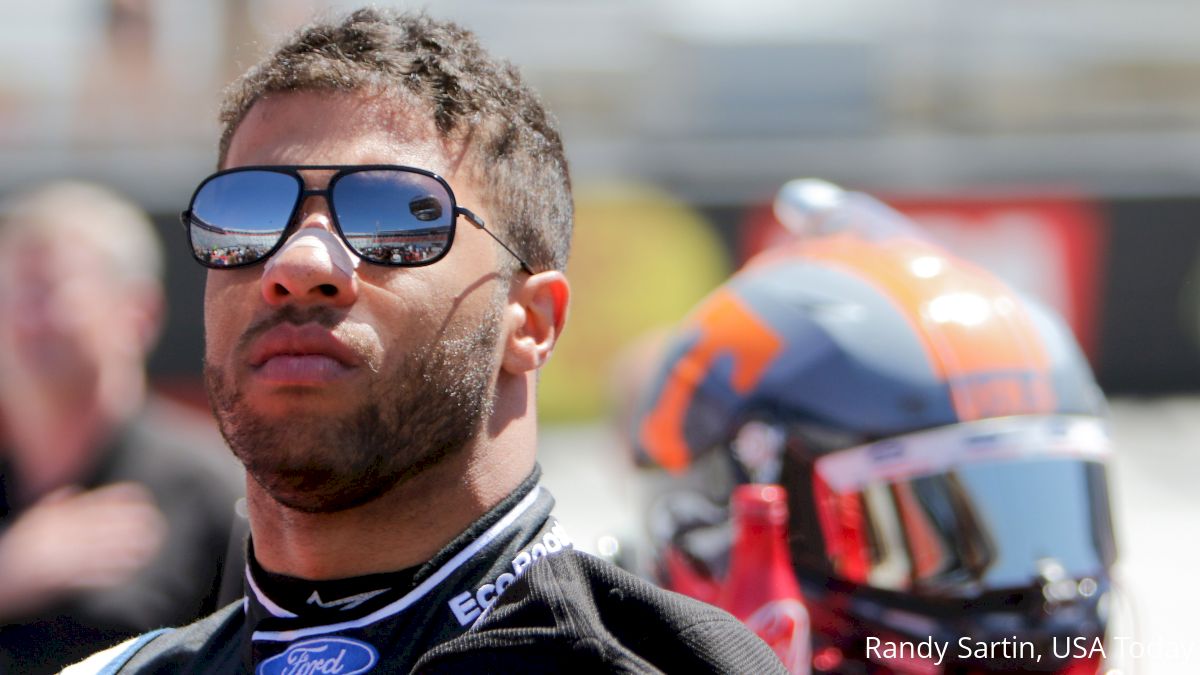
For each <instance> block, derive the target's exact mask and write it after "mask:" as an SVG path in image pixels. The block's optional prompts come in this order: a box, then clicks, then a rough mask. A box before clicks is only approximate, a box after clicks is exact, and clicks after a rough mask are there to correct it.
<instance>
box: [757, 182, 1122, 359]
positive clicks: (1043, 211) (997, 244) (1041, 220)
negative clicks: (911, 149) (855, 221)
mask: <svg viewBox="0 0 1200 675" xmlns="http://www.w3.org/2000/svg"><path fill="white" fill-rule="evenodd" d="M880 197H881V198H882V199H883V200H884V201H886V202H887V203H888V204H890V205H891V206H893V207H894V208H896V209H898V210H900V211H901V212H903V213H904V214H905V215H907V216H909V217H910V218H912V219H913V220H915V221H916V222H917V223H919V224H921V225H922V226H923V227H924V228H925V229H926V230H927V231H928V232H929V233H930V234H932V235H933V236H934V237H935V238H936V239H937V240H939V241H940V242H941V243H942V244H944V245H945V246H946V247H947V248H949V249H951V250H952V251H954V252H955V253H957V254H958V255H960V256H962V257H964V258H966V259H968V260H971V261H973V262H975V263H977V264H979V265H981V266H982V267H985V268H987V269H988V270H991V271H992V272H994V273H996V274H997V275H999V276H1000V277H1001V278H1003V279H1004V280H1006V281H1007V282H1008V283H1010V284H1012V285H1013V286H1014V287H1016V288H1017V289H1019V290H1021V291H1023V292H1025V293H1027V294H1029V295H1031V296H1033V297H1035V298H1038V299H1039V300H1041V301H1042V302H1044V303H1046V304H1047V305H1049V306H1051V307H1053V308H1055V309H1056V310H1057V311H1058V312H1059V313H1060V314H1061V315H1062V316H1063V318H1064V319H1065V320H1066V321H1067V323H1068V324H1069V325H1070V326H1071V328H1072V329H1073V330H1074V332H1075V335H1076V337H1077V338H1078V340H1079V343H1080V345H1081V346H1082V347H1083V350H1084V352H1085V353H1086V354H1087V356H1088V358H1089V359H1091V360H1092V362H1093V363H1095V362H1096V359H1097V357H1098V355H1099V347H1100V345H1099V335H1100V308H1101V297H1102V293H1103V284H1102V281H1103V278H1102V277H1103V270H1104V256H1105V255H1106V253H1107V243H1108V228H1107V226H1106V224H1105V222H1104V219H1103V218H1102V217H1101V215H1100V211H1099V209H1098V208H1097V206H1096V205H1095V203H1094V202H1092V201H1091V200H1089V199H1085V198H1082V197H1079V196H1072V195H1058V194H1055V195H1032V194H1030V195H1021V194H1008V193H1005V194H1001V195H991V194H989V195H979V196H975V195H954V196H929V197H914V196H904V197H887V196H880ZM787 236H788V235H787V233H786V231H784V229H783V226H782V225H780V224H779V222H778V221H777V220H776V219H775V216H774V214H773V213H772V211H771V205H770V204H764V205H759V206H756V207H754V208H753V209H751V211H750V212H749V214H748V215H747V217H746V219H745V220H744V221H743V222H742V224H741V229H740V232H739V237H740V241H739V248H740V254H741V260H740V262H745V260H747V259H748V258H749V257H750V256H752V255H754V254H755V253H757V252H758V251H761V250H762V249H764V248H766V247H768V246H770V245H771V244H773V243H775V242H776V241H779V240H781V239H783V238H785V237H787Z"/></svg>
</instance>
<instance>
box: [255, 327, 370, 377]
mask: <svg viewBox="0 0 1200 675" xmlns="http://www.w3.org/2000/svg"><path fill="white" fill-rule="evenodd" d="M248 363H249V365H250V368H251V370H252V371H253V372H254V374H255V376H256V377H259V378H262V379H265V380H267V381H270V382H274V383H277V384H294V385H305V384H321V383H324V382H328V381H330V380H333V379H337V378H339V377H341V376H343V375H345V374H346V373H348V372H349V371H351V370H352V369H354V368H357V367H358V366H360V365H362V363H363V361H362V359H361V358H360V357H359V355H358V354H356V353H355V352H354V350H352V349H350V348H349V347H348V346H346V344H345V343H343V342H342V341H341V340H339V339H338V338H337V336H335V335H334V334H333V333H332V332H331V331H330V330H329V329H328V328H325V327H324V326H321V325H319V324H315V323H306V324H302V325H299V326H297V325H294V324H290V323H283V324H279V325H277V326H275V327H274V328H271V329H270V330H268V331H267V332H265V333H263V334H262V335H261V336H260V337H259V338H258V339H256V340H254V341H253V342H252V343H251V345H250V353H249V359H248Z"/></svg>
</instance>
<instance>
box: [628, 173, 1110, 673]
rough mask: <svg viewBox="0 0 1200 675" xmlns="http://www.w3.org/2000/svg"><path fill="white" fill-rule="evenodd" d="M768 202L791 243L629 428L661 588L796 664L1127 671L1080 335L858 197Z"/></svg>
mask: <svg viewBox="0 0 1200 675" xmlns="http://www.w3.org/2000/svg"><path fill="white" fill-rule="evenodd" d="M776 214H777V216H778V217H779V219H780V220H781V221H782V222H784V224H787V225H791V226H792V227H791V229H792V230H793V231H794V232H796V233H797V236H796V237H795V238H794V239H793V240H791V241H788V242H785V243H782V244H779V245H776V246H775V247H774V248H772V249H768V250H766V251H765V252H763V253H761V254H759V256H757V257H756V258H754V259H752V260H751V261H749V262H748V263H747V264H746V266H745V267H744V268H743V269H742V270H741V271H740V272H739V273H737V274H736V275H735V276H734V277H732V278H731V279H730V280H729V281H728V282H726V283H725V284H724V285H723V286H722V287H721V288H720V289H718V290H717V291H716V292H714V293H713V294H712V295H711V296H709V297H708V298H707V299H706V300H705V301H704V302H702V303H701V304H700V305H698V307H697V308H696V309H695V310H694V312H693V313H692V315H691V316H690V318H689V319H688V320H687V321H685V322H684V324H683V325H682V326H681V328H680V329H679V330H678V331H677V333H676V335H675V336H674V337H673V338H672V339H671V340H670V341H669V342H668V344H667V346H666V347H665V348H664V350H663V351H662V357H661V359H660V361H661V362H660V365H659V366H658V368H657V374H656V375H654V379H653V380H651V382H650V385H649V386H648V387H647V391H646V394H645V396H644V400H643V401H642V403H641V404H640V406H639V408H638V410H637V413H636V415H635V418H634V424H633V426H632V429H631V431H632V433H633V440H634V444H635V446H636V448H637V450H638V451H639V453H640V457H641V459H642V460H643V461H645V462H646V463H647V464H649V465H652V466H657V467H661V468H665V469H667V470H668V471H669V476H667V477H662V476H660V480H661V481H662V484H663V485H665V486H666V487H665V489H664V492H663V493H662V494H660V498H659V499H658V500H657V501H656V502H655V503H654V505H653V506H652V507H651V510H650V514H649V527H650V535H651V538H652V540H653V541H654V544H655V546H656V548H657V551H656V556H657V572H656V573H657V575H658V577H659V579H660V580H661V581H662V582H663V583H664V585H665V586H667V587H668V588H672V589H674V590H678V591H682V592H685V593H688V594H690V595H693V596H696V597H700V598H702V599H706V600H709V601H711V602H714V603H717V604H718V605H719V606H722V607H725V608H726V609H729V610H730V611H732V612H733V613H735V614H736V615H738V616H740V617H741V618H743V619H744V620H746V621H747V622H748V623H750V624H751V625H752V626H753V627H755V628H756V630H757V631H758V632H759V633H760V635H762V636H763V637H764V638H767V639H768V641H769V642H772V644H773V645H775V646H776V649H777V651H778V652H779V654H780V656H781V657H782V658H783V659H784V661H785V663H787V664H788V665H789V667H790V668H791V669H792V670H793V672H807V670H808V669H809V667H810V666H811V669H812V671H814V672H834V673H847V674H855V673H889V672H896V673H985V672H1058V673H1073V674H1079V675H1082V674H1084V673H1087V674H1088V675H1092V674H1094V673H1097V672H1100V669H1101V668H1112V667H1114V664H1113V663H1102V661H1103V658H1104V656H1105V654H1104V652H1103V650H1102V649H1101V648H1102V647H1103V645H1104V644H1106V643H1105V639H1106V637H1109V636H1111V634H1112V633H1113V632H1114V631H1123V630H1127V629H1128V627H1129V626H1128V625H1121V621H1122V620H1126V619H1125V618H1126V617H1127V616H1128V614H1127V613H1126V612H1125V611H1124V608H1126V607H1127V605H1126V604H1125V603H1124V601H1123V599H1122V597H1121V596H1120V594H1119V593H1118V590H1119V589H1118V588H1117V587H1116V586H1115V585H1114V583H1113V579H1112V570H1113V565H1114V561H1115V558H1116V551H1115V545H1114V536H1113V529H1112V521H1111V516H1110V512H1109V497H1108V484H1107V476H1106V468H1107V465H1108V453H1109V447H1108V446H1109V443H1108V432H1107V426H1106V420H1105V416H1106V412H1107V410H1106V405H1105V401H1104V397H1103V395H1102V393H1101V391H1100V389H1099V388H1098V387H1097V385H1096V384H1095V382H1094V380H1093V377H1092V373H1091V371H1090V369H1089V367H1088V364H1087V363H1086V361H1085V359H1084V357H1083V355H1082V353H1081V352H1080V350H1079V347H1078V345H1077V344H1076V342H1075V339H1074V337H1073V336H1072V335H1071V333H1070V332H1069V329H1067V328H1066V326H1065V325H1064V324H1063V323H1062V322H1061V320H1059V319H1058V318H1057V317H1056V316H1055V315H1053V314H1052V313H1051V312H1050V311H1049V310H1047V309H1045V308H1043V307H1042V306H1040V305H1039V304H1037V303H1035V302H1033V301H1031V300H1029V299H1027V298H1025V297H1022V296H1020V295H1018V294H1017V293H1015V292H1014V291H1013V290H1011V289H1010V288H1009V287H1008V286H1007V285H1006V284H1004V283H1003V282H1001V281H1000V280H999V279H997V278H996V277H995V276H993V275H992V274H990V273H988V272H986V271H984V270H982V269H981V268H978V267H976V266H974V265H972V264H970V263H967V262H965V261H963V260H961V259H959V258H956V257H955V256H954V255H952V254H951V253H949V252H948V251H946V250H945V249H943V248H941V247H940V246H937V245H936V244H934V243H932V242H930V241H928V240H927V239H926V238H925V237H924V236H923V235H922V234H921V233H920V232H919V231H918V230H917V229H916V228H915V226H913V225H911V224H909V223H908V221H906V220H905V219H904V218H903V217H902V216H900V215H899V214H898V213H896V212H894V211H892V210H891V209H889V208H888V207H886V206H885V205H883V204H882V203H880V202H877V201H875V200H873V199H872V198H870V197H868V196H866V195H863V194H859V193H849V192H843V191H841V190H839V189H837V188H836V187H835V186H832V185H830V184H828V183H823V182H819V181H802V182H794V183H790V184H789V185H788V186H786V187H785V189H784V190H783V191H781V193H780V198H779V199H778V200H777V202H776ZM758 486H777V487H770V488H763V487H758ZM779 488H782V490H780V489H779ZM756 500H757V502H756ZM731 502H736V503H733V504H731ZM756 503H757V506H756ZM735 507H736V508H735ZM752 507H755V508H758V509H759V515H760V516H762V515H765V516H768V517H767V518H759V520H758V521H757V524H758V525H759V526H761V527H760V529H759V530H757V531H754V530H753V529H752V528H751V527H750V526H748V525H747V523H750V522H751V521H750V520H749V516H748V515H747V514H750V513H751V508H752ZM775 516H779V518H781V519H783V522H782V528H781V529H782V532H781V533H780V534H779V535H778V537H777V541H776V539H774V537H775V535H773V534H764V532H769V531H770V527H772V526H771V525H770V523H768V522H767V521H769V520H770V518H772V517H775ZM784 542H786V544H785V543H784ZM773 547H774V548H773ZM745 559H753V560H756V561H757V563H756V568H755V569H754V570H752V571H751V572H750V573H749V576H747V572H746V570H745V567H746V565H745V564H744V563H745ZM763 561H766V562H763ZM774 567H777V568H780V569H774ZM776 573H781V574H780V575H778V576H776ZM751 597H753V598H754V602H752V603H750V599H751ZM797 601H798V602H799V603H800V604H801V605H802V607H801V609H800V610H799V612H793V613H792V614H791V615H790V616H791V617H795V618H796V619H797V620H796V622H795V623H796V625H795V626H794V630H790V629H789V631H790V632H788V634H787V635H786V636H781V635H779V634H778V633H779V628H780V625H781V623H782V622H784V620H785V619H788V620H790V619H789V615H788V613H787V612H786V611H780V608H784V609H786V607H787V603H788V602H797ZM748 603H749V604H748ZM805 610H806V612H805ZM805 613H807V616H805ZM810 627H811V643H809V644H789V643H788V640H787V639H786V638H787V637H788V636H797V637H798V638H799V639H801V640H802V641H803V640H806V638H804V634H805V631H806V630H808V629H809V628H810ZM1108 644H1109V645H1110V647H1111V643H1108ZM789 655H790V656H793V657H798V658H793V659H791V660H789Z"/></svg>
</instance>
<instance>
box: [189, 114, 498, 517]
mask: <svg viewBox="0 0 1200 675" xmlns="http://www.w3.org/2000/svg"><path fill="white" fill-rule="evenodd" d="M428 117H429V115H416V114H413V112H412V110H411V109H410V108H407V107H406V106H404V105H402V104H398V103H396V102H395V101H394V100H382V99H380V98H376V97H368V96H360V95H353V94H344V93H343V94H329V93H319V94H318V93H289V94H282V95H273V96H270V97H268V98H266V99H264V100H261V101H259V102H258V103H256V104H255V105H254V107H253V108H252V109H251V110H250V112H249V113H248V115H247V116H246V118H245V119H244V120H243V121H242V123H241V124H240V126H239V127H238V129H237V131H236V132H235V134H234V136H233V139H232V142H231V144H230V148H229V153H228V156H227V158H226V168H233V167H238V166H247V165H256V164H257V165H264V164H265V165H285V164H291V165H298V164H308V165H312V164H402V165H407V166H415V167H420V168H425V169H429V170H431V171H434V172H436V173H438V174H440V175H442V176H443V177H444V178H446V180H447V181H448V182H449V183H450V185H451V186H452V187H453V189H454V191H455V195H456V197H457V199H458V201H459V203H460V204H462V205H463V206H466V207H468V208H471V209H472V210H475V211H476V212H477V213H480V215H481V216H482V217H483V218H484V219H485V220H486V219H487V217H488V216H487V213H486V208H485V205H484V201H483V199H482V197H481V195H480V194H479V193H478V192H477V191H476V188H475V185H474V182H473V181H472V180H469V179H468V176H467V173H468V172H467V171H466V169H465V167H464V166H462V165H461V164H460V163H459V157H458V155H457V153H455V152H453V151H452V150H453V149H452V148H448V147H447V146H446V145H445V144H444V143H443V142H442V141H441V140H439V138H438V136H437V134H436V131H435V129H434V128H433V125H432V123H430V122H427V121H426V119H427V118H428ZM329 177H330V172H325V171H311V172H306V175H305V180H306V182H307V187H308V188H310V189H313V188H324V187H325V186H326V184H327V182H328V180H329ZM328 209H329V205H328V202H326V201H325V199H324V198H323V197H309V198H308V199H307V200H306V202H305V203H304V204H303V205H302V208H301V212H300V215H299V216H297V218H298V223H296V225H295V227H296V228H297V229H296V230H295V231H294V232H290V233H289V234H288V237H289V242H288V244H285V246H284V247H283V248H281V249H280V250H279V251H277V252H276V253H275V254H274V255H273V256H272V257H271V258H270V259H268V260H267V261H266V262H265V263H261V264H256V265H251V266H249V267H246V268H240V269H233V270H210V271H209V272H208V284H207V288H206V292H205V311H204V319H205V328H206V353H205V374H206V379H207V382H208V387H209V395H210V398H211V400H212V404H213V409H214V412H215V414H216V415H217V418H218V421H219V423H220V425H221V429H222V432H223V433H224V434H225V437H226V439H227V440H228V441H229V444H230V446H231V447H232V449H233V451H234V453H235V454H236V455H237V456H238V457H239V458H240V459H241V460H242V462H243V463H245V465H246V467H247V470H248V471H249V473H250V474H251V475H252V476H253V477H254V479H255V480H257V481H258V483H259V484H260V485H261V486H262V487H263V488H264V489H265V490H266V491H267V492H268V493H269V494H271V495H272V496H273V497H274V498H275V499H276V500H278V501H279V502H281V503H283V504H285V505H287V506H290V507H292V508H296V509H300V510H303V511H312V512H319V511H336V510H341V509H345V508H349V507H352V506H356V505H359V504H362V503H364V502H366V501H369V500H371V499H373V498H375V497H377V496H379V495H380V494H382V493H383V492H385V491H386V490H388V489H389V488H390V487H392V486H394V485H395V484H396V483H398V482H400V481H403V480H404V479H406V478H408V477H411V476H412V475H415V474H417V473H419V472H420V471H421V470H422V469H424V468H426V467H428V466H430V465H432V464H435V463H437V462H438V461H439V460H441V459H442V458H444V457H446V456H447V455H450V454H452V453H455V452H458V451H461V450H462V449H463V448H464V447H466V446H467V445H469V444H470V443H472V442H473V441H474V439H475V437H476V435H477V434H478V433H479V432H480V430H481V428H482V422H483V420H485V419H486V417H487V415H488V414H489V412H490V406H491V395H492V390H493V386H494V382H495V378H496V372H497V369H498V365H497V364H498V363H499V361H498V359H499V354H498V349H499V342H500V341H499V340H498V335H499V332H500V312H501V309H502V307H503V306H504V303H505V301H506V300H507V290H508V284H507V282H506V281H505V276H504V275H502V274H501V273H500V271H499V270H500V267H499V265H500V264H501V263H502V262H504V261H501V260H500V259H498V256H497V255H496V251H495V249H494V248H493V245H492V244H491V242H490V240H489V239H488V238H487V235H486V234H485V233H483V232H479V231H477V230H476V229H475V228H473V227H469V226H460V227H458V228H457V234H456V235H455V238H454V244H453V246H452V247H451V249H450V252H449V253H448V254H447V255H446V257H444V258H443V259H441V260H439V261H438V262H436V263H434V264H432V265H428V266H424V267H409V268H396V267H382V266H378V265H372V264H369V263H366V262H363V261H361V260H359V259H358V258H357V257H356V256H354V254H353V253H351V252H350V251H349V250H347V249H346V248H345V246H344V244H342V243H341V241H340V240H338V239H337V238H336V237H332V236H327V235H328V233H331V232H332V221H331V218H330V214H329V210H328ZM462 224H463V223H461V222H460V225H462ZM305 234H308V235H310V236H307V237H305V236H304V235H305ZM301 237H303V238H301Z"/></svg>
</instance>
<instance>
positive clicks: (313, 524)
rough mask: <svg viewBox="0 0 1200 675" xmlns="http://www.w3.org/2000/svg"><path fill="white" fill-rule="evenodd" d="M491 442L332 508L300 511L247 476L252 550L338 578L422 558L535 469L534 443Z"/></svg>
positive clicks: (299, 571)
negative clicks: (372, 495)
mask: <svg viewBox="0 0 1200 675" xmlns="http://www.w3.org/2000/svg"><path fill="white" fill-rule="evenodd" d="M495 440H496V439H493V442H490V443H487V444H486V446H483V447H473V448H467V449H465V450H464V451H462V452H459V453H455V454H454V455H453V456H452V457H449V458H447V459H445V460H444V461H442V462H441V463H439V464H438V465H436V466H433V467H431V468H429V469H427V470H425V471H424V472H422V473H421V474H419V475H417V476H414V477H411V478H409V479H407V480H405V481H404V482H402V483H401V484H399V485H397V486H396V487H395V488H393V489H392V490H390V491H389V492H387V493H386V494H384V495H382V496H381V497H379V498H378V499H375V500H374V501H371V502H369V503H367V504H364V505H362V506H358V507H355V508H353V509H347V510H345V511H339V512H336V513H315V514H314V513H304V512H301V511H296V510H294V509H291V508H288V507H286V506H284V505H282V504H280V503H279V502H277V501H275V500H274V499H273V498H272V497H271V496H270V495H269V494H267V493H266V492H265V491H264V490H263V489H262V487H261V486H259V485H258V483H257V482H255V481H254V479H253V478H250V477H247V484H246V485H247V489H246V493H247V502H248V506H249V510H250V523H251V532H252V535H253V537H254V555H255V558H256V559H257V561H258V563H259V564H260V565H261V566H262V567H263V568H264V569H266V570H268V571H271V572H276V573H280V574H286V575H289V576H293V577H299V578H302V579H310V580H321V579H344V578H349V577H355V576H362V575H365V574H375V573H380V572H390V571H395V570H400V569H404V568H406V567H411V566H413V565H418V564H420V563H423V562H425V561H427V560H429V559H430V558H432V557H433V556H434V554H436V553H437V552H438V551H439V550H441V549H442V548H443V547H444V546H445V545H446V544H448V543H449V542H450V541H451V540H452V539H453V538H454V537H455V536H456V535H458V534H459V533H461V532H462V531H463V530H465V529H467V527H468V526H469V525H470V524H471V523H472V522H474V521H475V520H477V519H479V518H480V517H481V516H483V515H484V514H485V513H487V511H488V510H490V509H491V508H492V507H494V506H495V505H496V504H498V503H500V501H501V500H503V499H504V498H505V497H507V496H508V495H509V494H510V493H511V492H512V491H513V490H514V489H516V487H517V486H518V485H519V484H520V483H521V481H522V480H524V479H525V477H526V476H528V475H529V473H530V472H531V471H532V470H533V461H534V457H533V452H532V448H522V449H512V450H514V451H511V452H510V451H509V449H508V448H504V447H503V446H501V445H499V444H497V443H495V442H494V441H495Z"/></svg>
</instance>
